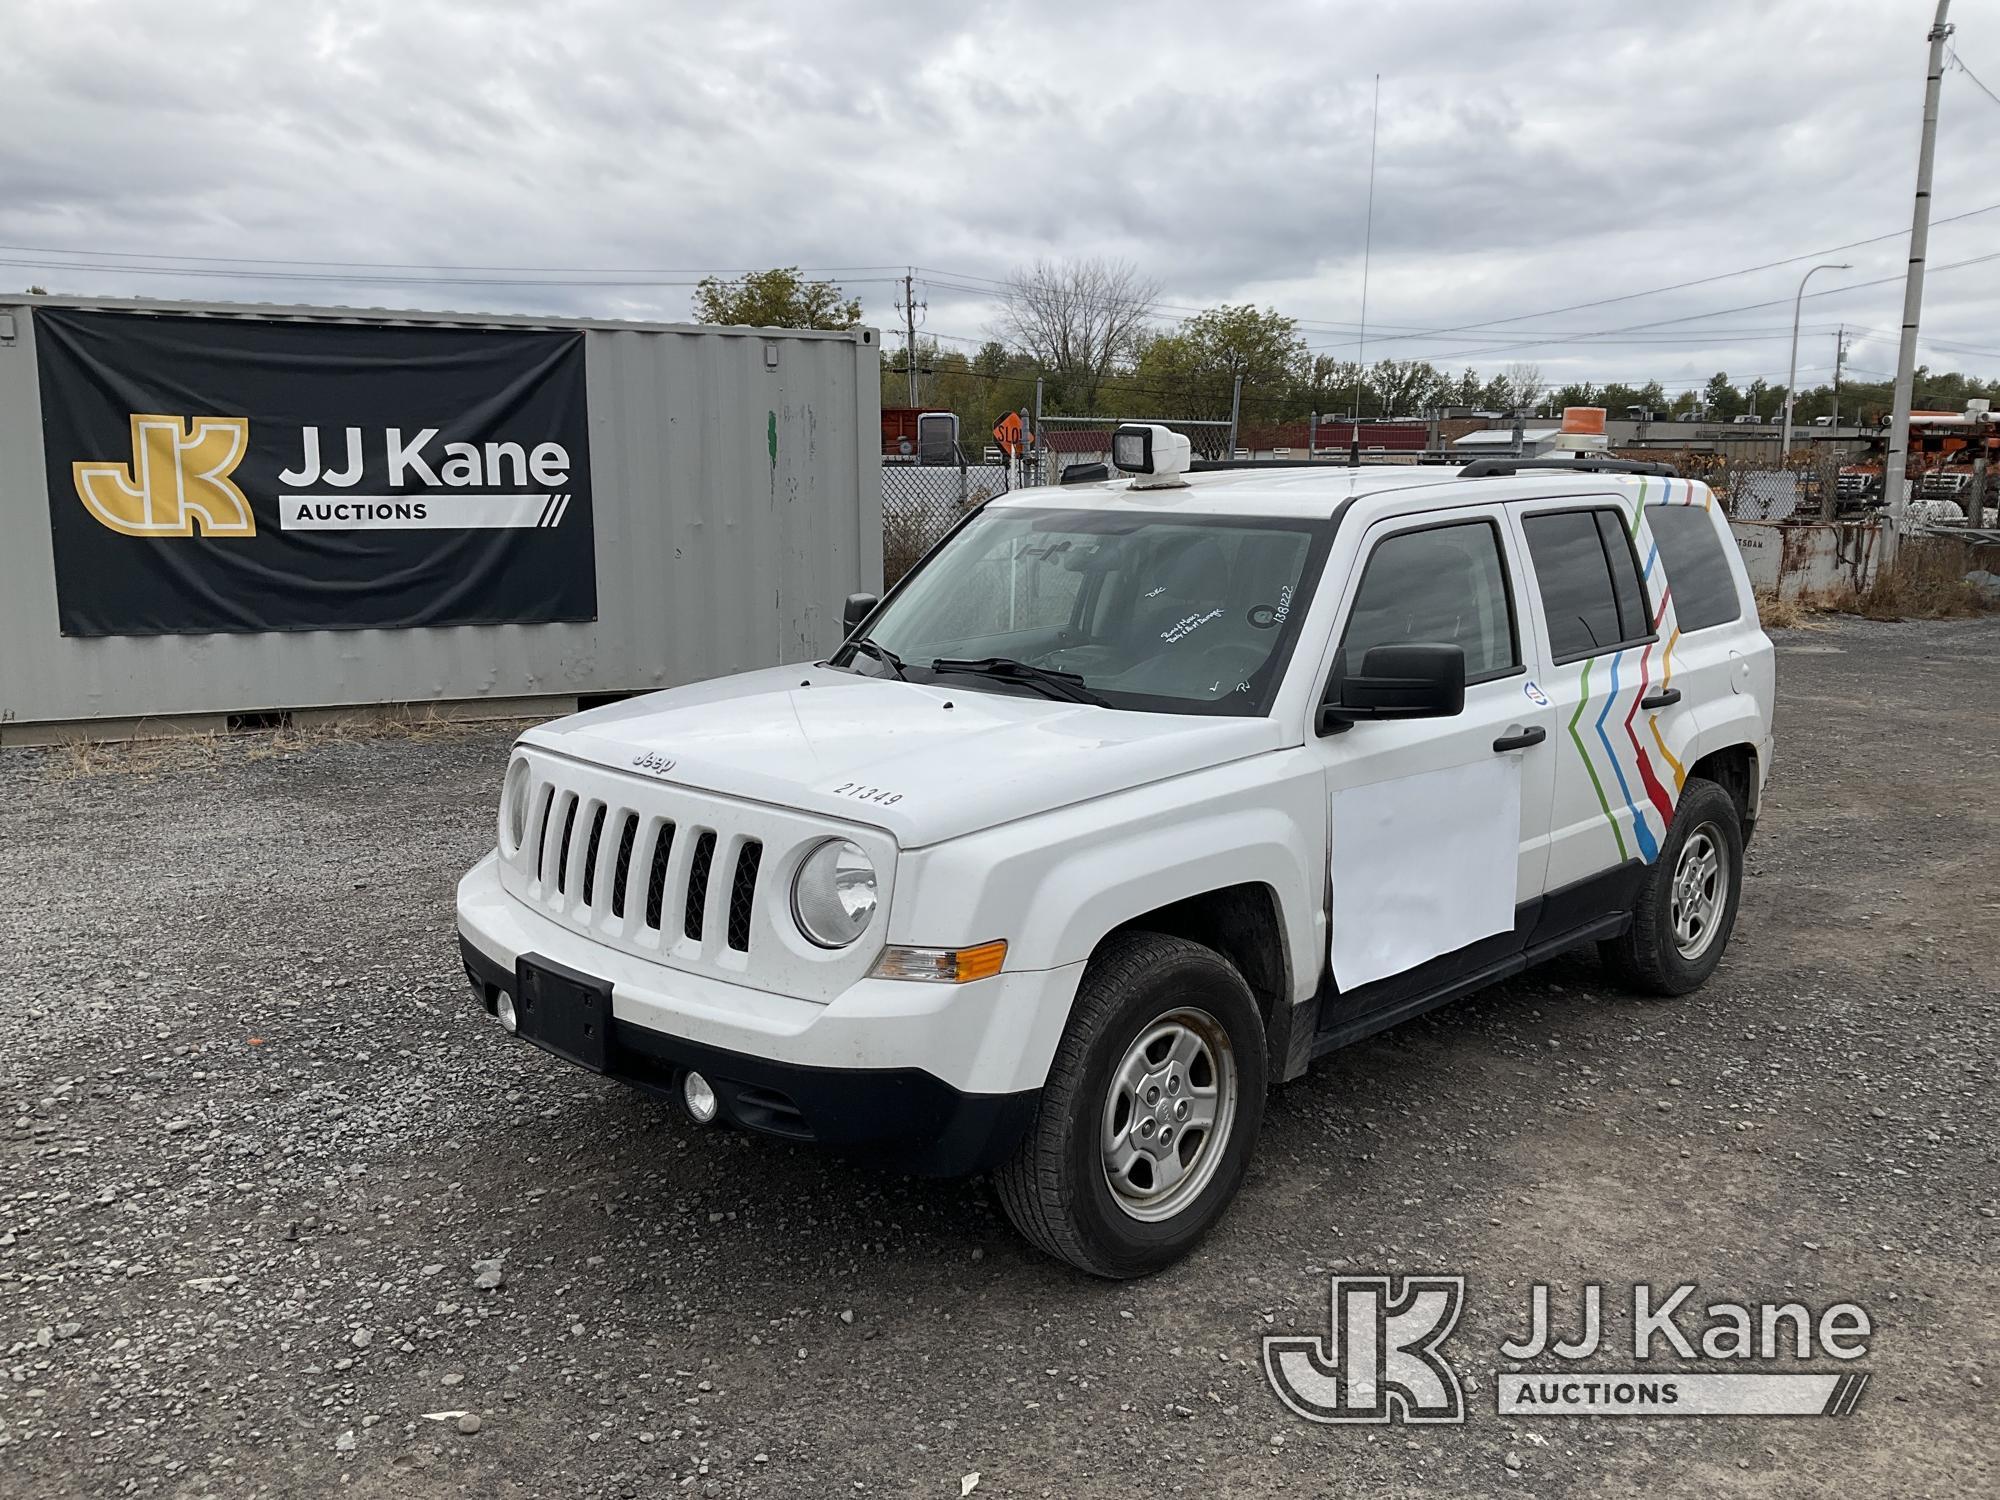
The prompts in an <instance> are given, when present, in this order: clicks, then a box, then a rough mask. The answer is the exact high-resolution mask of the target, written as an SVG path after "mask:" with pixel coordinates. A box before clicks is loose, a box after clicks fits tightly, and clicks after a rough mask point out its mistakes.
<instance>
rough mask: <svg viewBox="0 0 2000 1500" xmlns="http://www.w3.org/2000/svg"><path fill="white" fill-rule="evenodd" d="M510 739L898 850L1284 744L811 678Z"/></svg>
mask: <svg viewBox="0 0 2000 1500" xmlns="http://www.w3.org/2000/svg"><path fill="white" fill-rule="evenodd" d="M525 738H526V739H527V741H528V742H529V743H531V744H536V745H541V746H545V747H547V748H549V749H551V750H555V751H558V752H560V753H563V754H567V755H573V756H576V757H577V758H579V759H582V760H588V761H592V762H595V763H597V764H600V765H604V766H608V767H612V768H614V769H618V770H631V771H635V773H636V774H640V775H646V776H656V777H658V778H659V779H661V780H663V781H667V782H671V783H678V784H680V785H683V786H689V787H696V788H699V789H701V790H704V791H710V792H719V793H721V794H723V795H725V796H735V797H746V798H750V799H752V800H755V801H758V802H765V803H771V804H774V805H777V806H781V807H794V808H799V809H801V810H804V811H810V812H816V813H822V814H825V815H827V816H830V817H835V818H840V819H843V820H845V821H848V822H856V823H869V824H873V825H875V826H876V827H878V828H885V829H887V830H888V831H889V832H890V833H892V834H894V835H895V837H896V840H897V842H898V843H899V844H901V845H902V847H904V848H906V849H908V848H915V847H918V846H920V845H924V844H934V843H938V842H941V841H942V840H945V839H949V838H956V837H958V836H959V835H961V834H966V833H972V832H976V831H977V830H979V829H982V828H990V827H992V826H994V825H995V824H999V823H1006V822H1010V821H1012V820H1013V819H1016V818H1022V817H1027V816H1029V815H1031V814H1034V813H1039V812H1046V811H1048V810H1050V809H1052V808H1057V807H1066V806H1069V805H1070V804H1072V803H1076V802H1082V801H1087V800H1088V799H1090V798H1093V797H1102V796H1105V795H1108V794H1110V793H1112V792H1119V791H1124V790H1126V789H1127V788H1130V787H1135V786H1143V785H1146V784H1147V783H1149V782H1155V781H1161V780H1164V779H1166V778H1167V777H1170V776H1180V775H1185V774H1186V773H1188V772H1190V771H1198V770H1202V769H1204V768H1206V767H1209V766H1214V765H1220V764H1222V763H1224V762H1227V761H1233V760H1241V759H1243V758H1244V757H1245V756H1250V755H1257V754H1261V753H1263V752H1265V751H1269V750H1277V749H1280V748H1282V747H1283V745H1284V742H1285V741H1284V735H1283V733H1282V731H1281V730H1280V728H1279V726H1278V724H1277V723H1276V722H1275V721H1273V720H1271V719H1265V718H1226V717H1211V716H1207V715H1200V714H1149V713H1128V712H1125V711H1122V710H1117V709H1108V708H1097V707H1093V706H1091V705H1089V704H1078V703H1063V702H1058V701H1055V700H1052V699H1044V698H1037V697H1029V696H1027V695H1026V694H1015V693H999V692H989V691H985V690H983V689H982V688H981V687H980V686H978V685H976V684H974V683H971V682H966V683H964V684H962V685H961V684H960V683H958V682H954V681H952V680H950V679H947V680H946V681H944V682H941V683H935V684H920V683H913V682H897V681H894V680H891V679H887V678H876V677H864V676H859V675H857V674H855V673H852V672H840V671H834V670H831V669H828V668H823V667H815V666H796V667H772V668H770V669H768V670H766V671H760V672H746V673H743V674H742V675H740V676H736V677H724V678H719V679H717V680H715V681H713V682H703V683H696V684H693V685H691V686H688V687H681V688H671V689H669V690H667V691H666V692H661V693H649V694H647V695H646V696H644V697H641V698H631V699H627V700H626V701H624V702H622V703H614V704H610V705H608V706H606V707H604V708H596V709H591V710H590V711H589V712H587V713H580V714H575V715H573V716H571V717H570V718H567V719H558V720H556V721H555V722H554V723H552V724H546V725H544V726H542V727H541V728H539V729H536V730H533V731H531V732H530V733H529V734H528V735H527V736H525ZM642 759H648V764H647V765H644V766H639V765H637V764H636V763H637V762H639V761H640V760H642ZM668 763H671V764H670V765H669V764H668ZM663 766H664V767H666V769H661V767H663ZM857 793H858V794H860V795H857ZM891 798H893V799H894V800H893V801H892V800H889V799H891Z"/></svg>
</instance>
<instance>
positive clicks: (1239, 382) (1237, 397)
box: [1228, 375, 1243, 463]
mask: <svg viewBox="0 0 2000 1500" xmlns="http://www.w3.org/2000/svg"><path fill="white" fill-rule="evenodd" d="M1242 410H1243V377H1242V376H1241V375H1238V376H1237V377H1236V388H1235V389H1234V390H1232V391H1231V392H1230V393H1229V453H1228V458H1229V460H1230V462H1232V463H1234V462H1235V460H1236V418H1237V415H1238V414H1239V413H1240V412H1241V411H1242Z"/></svg>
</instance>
